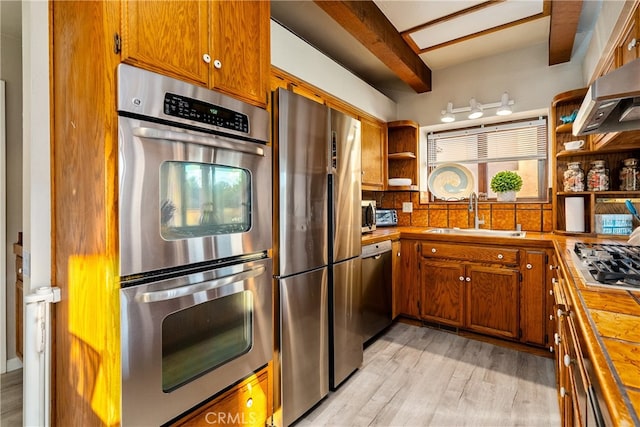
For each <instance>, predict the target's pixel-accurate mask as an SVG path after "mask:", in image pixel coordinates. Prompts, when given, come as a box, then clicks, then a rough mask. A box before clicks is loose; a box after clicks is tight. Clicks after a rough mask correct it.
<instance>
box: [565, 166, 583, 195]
mask: <svg viewBox="0 0 640 427" xmlns="http://www.w3.org/2000/svg"><path fill="white" fill-rule="evenodd" d="M562 183H563V187H564V191H584V171H583V170H582V167H581V165H580V162H569V163H568V164H567V170H566V171H564V176H563V180H562Z"/></svg>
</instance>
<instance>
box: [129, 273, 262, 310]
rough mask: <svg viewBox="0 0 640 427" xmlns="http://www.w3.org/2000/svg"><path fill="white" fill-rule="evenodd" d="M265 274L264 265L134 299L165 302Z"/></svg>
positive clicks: (148, 293) (143, 294)
mask: <svg viewBox="0 0 640 427" xmlns="http://www.w3.org/2000/svg"><path fill="white" fill-rule="evenodd" d="M264 272H265V267H264V265H259V266H257V267H253V268H251V269H249V270H246V271H243V272H241V273H236V274H231V275H229V276H223V277H220V278H218V279H213V280H207V281H206V282H202V283H195V284H193V285H187V286H180V287H177V288H173V289H163V290H161V291H151V292H144V293H142V294H138V295H136V297H135V299H136V301H138V302H158V301H167V300H172V299H177V298H182V297H185V296H189V295H193V294H196V293H198V292H205V291H210V290H211V289H215V288H219V287H221V286H226V285H230V284H232V283H236V282H243V281H245V280H247V279H251V278H254V277H257V276H260V275H261V274H263V273H264Z"/></svg>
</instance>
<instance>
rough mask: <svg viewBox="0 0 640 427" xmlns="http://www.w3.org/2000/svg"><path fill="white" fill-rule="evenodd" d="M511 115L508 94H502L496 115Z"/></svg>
mask: <svg viewBox="0 0 640 427" xmlns="http://www.w3.org/2000/svg"><path fill="white" fill-rule="evenodd" d="M511 113H512V111H511V107H509V94H508V93H507V92H505V93H503V94H502V98H501V99H500V106H499V107H498V109H497V110H496V114H497V115H499V116H508V115H509V114H511Z"/></svg>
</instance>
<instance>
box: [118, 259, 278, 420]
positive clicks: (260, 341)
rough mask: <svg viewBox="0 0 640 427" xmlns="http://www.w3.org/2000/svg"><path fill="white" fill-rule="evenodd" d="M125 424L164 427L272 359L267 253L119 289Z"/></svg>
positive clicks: (271, 325)
mask: <svg viewBox="0 0 640 427" xmlns="http://www.w3.org/2000/svg"><path fill="white" fill-rule="evenodd" d="M120 300H121V301H120V302H121V319H120V320H121V325H120V328H121V341H122V425H127V426H142V425H161V424H163V423H166V422H168V421H170V420H171V419H173V418H175V417H176V416H178V415H180V414H182V413H184V412H185V411H188V410H189V409H191V408H193V407H194V406H196V405H197V404H199V403H200V402H202V401H204V400H206V399H207V398H209V397H211V396H213V395H215V394H216V393H218V392H219V391H221V390H223V389H224V388H226V387H228V386H229V385H231V384H233V383H235V382H236V381H238V380H240V379H242V378H244V377H246V376H248V375H250V374H251V373H252V372H254V371H256V370H258V369H259V368H260V367H262V366H264V365H265V364H267V363H268V362H269V361H270V360H271V358H272V349H273V345H272V335H273V320H272V261H271V259H269V258H265V259H261V260H258V261H252V262H246V263H242V264H236V265H231V266H225V267H221V268H218V269H215V270H209V271H205V272H201V273H195V274H190V275H188V276H182V277H176V278H171V279H167V280H162V281H157V282H154V283H150V284H143V285H137V286H132V287H129V288H124V289H121V291H120Z"/></svg>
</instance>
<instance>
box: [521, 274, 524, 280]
mask: <svg viewBox="0 0 640 427" xmlns="http://www.w3.org/2000/svg"><path fill="white" fill-rule="evenodd" d="M523 280H524V278H523V274H522V273H520V281H521V282H522V281H523Z"/></svg>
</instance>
